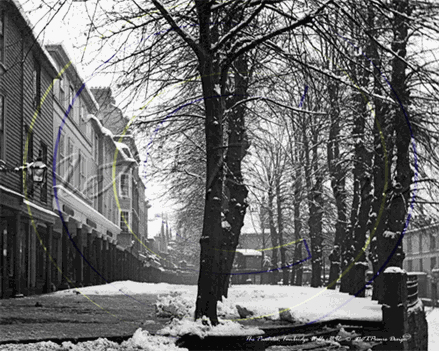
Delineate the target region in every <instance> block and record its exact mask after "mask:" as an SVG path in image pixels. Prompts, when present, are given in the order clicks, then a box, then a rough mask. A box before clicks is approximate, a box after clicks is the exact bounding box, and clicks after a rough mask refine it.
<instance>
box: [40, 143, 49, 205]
mask: <svg viewBox="0 0 440 351" xmlns="http://www.w3.org/2000/svg"><path fill="white" fill-rule="evenodd" d="M41 157H42V161H43V163H44V164H45V165H47V145H46V144H45V143H41ZM46 176H47V174H46ZM40 201H41V202H44V203H47V178H46V179H45V181H44V182H43V184H42V185H41V192H40Z"/></svg>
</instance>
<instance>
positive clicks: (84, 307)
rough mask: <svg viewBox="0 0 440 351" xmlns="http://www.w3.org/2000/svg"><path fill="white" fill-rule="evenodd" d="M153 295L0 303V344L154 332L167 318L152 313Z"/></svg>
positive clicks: (34, 298)
mask: <svg viewBox="0 0 440 351" xmlns="http://www.w3.org/2000/svg"><path fill="white" fill-rule="evenodd" d="M156 300H157V296H156V295H150V294H142V295H132V296H126V295H113V296H105V295H93V296H88V297H85V296H83V295H81V294H76V293H75V291H73V292H72V295H62V296H60V295H58V296H57V295H54V294H46V295H34V296H30V297H24V298H17V299H5V300H0V344H6V343H17V342H18V343H23V342H37V341H43V340H77V341H83V340H87V339H88V340H90V339H93V338H99V337H106V338H109V339H115V337H118V338H121V337H125V336H126V337H127V338H128V337H130V336H132V335H133V333H134V332H135V331H136V330H137V329H138V328H142V329H145V330H148V331H149V332H150V333H155V332H156V331H157V330H159V329H161V328H162V327H163V326H164V325H165V324H166V322H167V321H168V320H167V319H158V318H156V317H155V313H154V302H155V301H156Z"/></svg>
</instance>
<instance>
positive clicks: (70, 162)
mask: <svg viewBox="0 0 440 351" xmlns="http://www.w3.org/2000/svg"><path fill="white" fill-rule="evenodd" d="M73 150H74V146H73V142H72V138H70V137H68V138H67V154H68V156H67V181H68V182H69V183H72V178H74V174H73V169H74V168H73V166H74V165H73ZM72 185H73V184H72Z"/></svg>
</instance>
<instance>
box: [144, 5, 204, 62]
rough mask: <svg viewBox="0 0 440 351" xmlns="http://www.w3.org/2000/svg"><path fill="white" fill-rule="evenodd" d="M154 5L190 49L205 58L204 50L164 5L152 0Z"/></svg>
mask: <svg viewBox="0 0 440 351" xmlns="http://www.w3.org/2000/svg"><path fill="white" fill-rule="evenodd" d="M151 1H152V2H153V5H154V6H155V7H156V8H157V9H158V10H159V12H160V13H161V15H162V16H163V17H164V19H165V20H166V21H167V22H168V24H169V25H170V26H171V28H172V29H173V30H175V31H176V33H177V34H179V36H180V37H181V38H182V39H183V40H184V41H185V42H186V43H187V44H188V45H189V47H190V48H191V49H192V50H193V51H194V53H195V54H196V55H197V56H198V57H201V56H204V50H203V49H202V48H201V47H200V46H199V45H198V44H197V42H196V41H195V40H194V39H193V38H192V37H191V36H190V35H189V34H188V33H187V32H185V31H184V30H183V29H182V28H181V27H179V26H178V25H177V23H176V22H175V21H174V19H173V17H172V16H171V15H170V13H169V12H168V11H167V10H166V9H165V7H164V6H163V5H162V3H161V2H160V1H158V0H151Z"/></svg>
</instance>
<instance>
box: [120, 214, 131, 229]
mask: <svg viewBox="0 0 440 351" xmlns="http://www.w3.org/2000/svg"><path fill="white" fill-rule="evenodd" d="M123 213H125V214H126V215H125V214H124V215H123ZM124 218H125V221H124ZM125 222H127V224H128V226H129V225H130V211H127V210H121V211H120V213H119V228H121V231H123V232H128V231H129V229H128V226H127V224H126V223H125ZM124 229H126V230H124Z"/></svg>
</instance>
